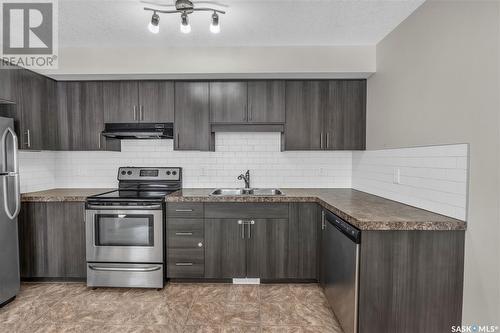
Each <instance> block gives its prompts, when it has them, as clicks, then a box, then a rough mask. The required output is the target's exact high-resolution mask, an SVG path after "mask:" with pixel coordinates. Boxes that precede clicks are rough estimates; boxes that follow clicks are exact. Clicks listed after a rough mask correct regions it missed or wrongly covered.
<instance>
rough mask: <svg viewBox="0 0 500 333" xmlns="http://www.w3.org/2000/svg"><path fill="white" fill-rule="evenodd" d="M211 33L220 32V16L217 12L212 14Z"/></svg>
mask: <svg viewBox="0 0 500 333" xmlns="http://www.w3.org/2000/svg"><path fill="white" fill-rule="evenodd" d="M210 32H211V33H213V34H218V33H219V32H220V23H219V15H217V13H216V12H214V13H213V14H212V23H210Z"/></svg>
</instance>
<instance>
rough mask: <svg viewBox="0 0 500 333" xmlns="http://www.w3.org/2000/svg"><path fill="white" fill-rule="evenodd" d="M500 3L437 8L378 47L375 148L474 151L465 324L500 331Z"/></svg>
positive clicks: (428, 5) (371, 126)
mask: <svg viewBox="0 0 500 333" xmlns="http://www.w3.org/2000/svg"><path fill="white" fill-rule="evenodd" d="M499 7H500V3H499V2H497V1H427V2H425V3H424V4H423V5H422V6H421V7H420V8H418V9H417V10H416V11H415V12H414V13H413V14H412V15H410V16H409V17H408V18H407V19H406V20H405V21H404V22H403V23H401V24H400V25H399V26H398V27H397V28H396V29H395V30H394V31H393V32H391V33H390V34H389V35H388V36H387V37H386V38H385V39H384V40H382V41H381V42H380V43H379V44H378V45H377V73H376V74H374V75H373V76H372V77H370V78H369V79H368V99H367V103H368V104H367V144H368V148H369V149H381V148H387V147H411V146H421V145H432V144H446V143H457V142H464V143H469V144H470V184H469V209H468V214H467V215H468V218H467V220H468V222H469V226H468V230H467V232H466V247H465V252H466V254H465V255H466V257H465V287H464V308H463V314H464V316H463V322H464V324H483V325H487V324H496V325H499V324H500V260H499V259H498V258H499V257H500V242H499V237H500V222H499V213H500V210H499V196H500V189H499V178H500V177H499V169H500V166H499V152H500V141H499V124H500V120H499V114H500V102H499V95H500V85H499V74H500V69H499V66H500V63H499V58H500V53H499V44H500V38H499V33H500V26H499V24H500V23H499V22H500V19H499V17H500V8H499Z"/></svg>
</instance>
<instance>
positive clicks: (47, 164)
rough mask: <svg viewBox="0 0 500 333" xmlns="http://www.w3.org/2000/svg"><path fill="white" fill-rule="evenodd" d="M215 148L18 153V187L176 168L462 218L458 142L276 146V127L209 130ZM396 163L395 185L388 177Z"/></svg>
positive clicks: (205, 178)
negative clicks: (124, 169)
mask: <svg viewBox="0 0 500 333" xmlns="http://www.w3.org/2000/svg"><path fill="white" fill-rule="evenodd" d="M215 146H216V151H215V152H197V151H175V150H174V149H173V141H172V140H126V141H122V151H121V152H100V151H94V152H47V151H42V152H25V151H22V152H20V154H19V161H20V163H19V164H20V172H21V191H22V192H30V191H37V190H43V189H49V188H54V187H63V188H64V187H66V188H68V187H116V186H117V180H116V175H117V170H118V167H120V166H180V167H182V168H183V172H184V174H183V181H184V186H185V187H198V188H200V187H237V186H241V185H242V183H241V182H240V181H238V180H236V177H237V176H238V175H239V174H240V173H242V172H243V171H245V170H247V169H250V170H251V174H252V185H253V186H256V187H258V186H260V187H319V188H329V187H330V188H331V187H343V188H350V187H352V188H355V189H358V190H361V191H364V192H368V193H372V194H375V195H379V196H382V197H386V198H389V199H392V200H396V201H400V202H403V203H406V204H409V205H413V206H416V207H420V208H424V209H428V210H431V211H435V212H438V213H441V214H444V215H448V216H452V217H456V218H460V219H465V216H466V207H467V174H468V171H467V169H468V146H467V145H466V144H458V145H445V146H430V147H418V148H401V149H385V150H376V151H356V152H351V151H331V152H325V151H310V152H308V151H291V152H281V151H280V147H281V145H280V134H279V133H217V135H216V137H215ZM395 169H399V173H400V183H399V184H395V183H394V172H395Z"/></svg>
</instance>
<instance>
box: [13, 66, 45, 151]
mask: <svg viewBox="0 0 500 333" xmlns="http://www.w3.org/2000/svg"><path fill="white" fill-rule="evenodd" d="M17 83H18V85H17V89H18V90H19V94H18V95H17V96H16V97H17V101H16V103H17V112H20V114H21V126H20V127H21V128H20V130H21V133H20V145H19V148H20V149H34V150H40V149H42V148H43V134H42V130H44V129H43V128H42V118H43V116H45V115H42V112H43V109H44V105H45V104H46V99H45V97H46V95H45V78H44V77H43V76H41V75H38V74H36V73H33V72H31V71H28V70H25V69H20V70H19V80H18V82H17ZM45 130H48V129H45Z"/></svg>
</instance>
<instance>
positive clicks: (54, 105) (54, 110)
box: [42, 78, 60, 150]
mask: <svg viewBox="0 0 500 333" xmlns="http://www.w3.org/2000/svg"><path fill="white" fill-rule="evenodd" d="M44 79H45V104H44V105H43V109H42V136H43V140H42V148H43V149H46V150H58V149H60V145H59V142H60V123H59V110H58V100H57V82H56V81H54V80H52V79H49V78H44Z"/></svg>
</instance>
